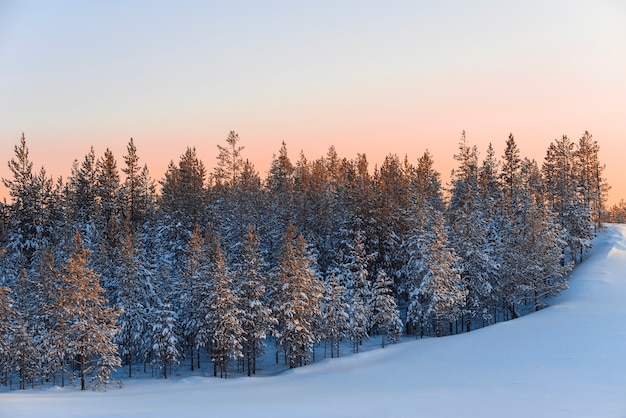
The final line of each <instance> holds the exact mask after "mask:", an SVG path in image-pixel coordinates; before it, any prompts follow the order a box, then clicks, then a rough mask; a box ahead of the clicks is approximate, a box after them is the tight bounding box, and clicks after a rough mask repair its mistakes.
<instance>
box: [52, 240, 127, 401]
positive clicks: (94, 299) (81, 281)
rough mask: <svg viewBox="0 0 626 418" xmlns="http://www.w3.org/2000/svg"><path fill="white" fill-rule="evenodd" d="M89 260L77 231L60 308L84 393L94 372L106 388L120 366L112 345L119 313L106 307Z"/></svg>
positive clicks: (59, 296) (62, 288) (59, 294)
mask: <svg viewBox="0 0 626 418" xmlns="http://www.w3.org/2000/svg"><path fill="white" fill-rule="evenodd" d="M90 258H91V252H90V251H89V250H87V249H85V248H84V247H83V243H82V239H81V236H80V233H79V232H78V231H76V235H75V239H74V246H73V251H72V253H71V254H70V257H69V259H68V261H67V263H66V264H65V265H64V266H63V273H62V275H61V286H60V287H59V289H58V290H57V292H58V301H57V303H58V308H59V309H60V311H61V314H62V316H63V317H64V321H65V322H66V327H65V330H64V332H66V333H67V334H66V336H65V337H64V339H66V340H67V342H68V347H67V351H68V352H69V353H71V355H72V359H73V360H74V361H75V364H76V368H77V372H78V374H79V378H80V388H81V390H85V389H86V377H87V375H88V374H89V373H91V372H92V371H95V374H94V376H93V377H92V380H95V381H96V382H97V385H105V384H107V383H108V382H109V381H110V380H111V373H112V371H113V370H114V368H115V367H117V366H120V359H119V357H117V347H116V345H115V344H114V342H113V338H114V337H115V334H116V333H117V331H118V328H117V326H116V325H115V319H116V317H117V312H116V311H115V310H114V309H113V308H109V307H107V301H106V299H105V298H104V290H103V289H102V287H100V284H99V281H98V274H97V273H96V272H95V271H93V270H92V269H91V268H89V260H90Z"/></svg>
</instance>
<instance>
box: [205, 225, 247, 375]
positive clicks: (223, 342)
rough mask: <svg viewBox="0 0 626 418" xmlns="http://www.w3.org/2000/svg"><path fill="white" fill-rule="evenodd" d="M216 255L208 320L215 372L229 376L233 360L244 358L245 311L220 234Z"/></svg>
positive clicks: (216, 241) (215, 244)
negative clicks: (241, 307) (242, 321)
mask: <svg viewBox="0 0 626 418" xmlns="http://www.w3.org/2000/svg"><path fill="white" fill-rule="evenodd" d="M213 245H214V246H215V258H214V260H213V265H212V268H211V270H212V271H211V276H212V279H213V282H214V286H213V289H212V292H211V294H210V296H209V301H208V313H207V315H206V317H205V321H206V323H207V325H208V333H209V335H210V336H211V358H212V360H213V364H214V369H213V370H214V375H215V376H217V371H218V370H219V372H220V377H228V369H229V367H228V363H229V360H230V359H231V358H232V359H239V358H241V357H243V345H242V343H243V334H244V329H243V328H242V326H241V318H242V315H243V312H242V310H241V309H240V308H239V305H240V302H239V298H238V297H237V295H236V294H235V293H234V292H233V289H232V277H231V276H232V273H231V272H230V270H229V268H228V264H227V262H226V254H224V251H223V250H222V248H221V246H220V240H219V236H216V237H215V242H214V244H213Z"/></svg>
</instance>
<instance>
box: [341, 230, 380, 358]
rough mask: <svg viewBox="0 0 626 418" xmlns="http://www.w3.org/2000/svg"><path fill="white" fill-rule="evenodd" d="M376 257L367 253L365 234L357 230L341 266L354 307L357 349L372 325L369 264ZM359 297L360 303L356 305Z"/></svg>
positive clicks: (352, 317)
mask: <svg viewBox="0 0 626 418" xmlns="http://www.w3.org/2000/svg"><path fill="white" fill-rule="evenodd" d="M375 257H376V255H375V254H367V253H366V248H365V234H364V233H363V232H362V231H357V232H356V233H355V234H354V240H353V242H351V243H348V253H347V254H346V255H345V256H344V258H345V261H344V264H343V265H342V266H340V267H339V270H340V278H341V284H342V285H343V286H344V287H345V288H346V296H347V297H346V300H347V302H348V303H349V304H350V306H352V307H353V309H352V310H351V321H352V323H353V326H352V331H353V332H352V338H353V339H355V340H356V343H357V344H356V346H355V349H356V350H358V346H359V345H360V344H361V342H362V339H363V337H367V335H368V333H367V330H369V329H370V327H371V317H372V311H371V306H370V302H371V300H372V296H373V290H372V282H371V280H370V278H369V265H370V263H371V262H372V261H373V260H374V258H375ZM357 298H358V299H359V303H358V305H355V301H356V299H357Z"/></svg>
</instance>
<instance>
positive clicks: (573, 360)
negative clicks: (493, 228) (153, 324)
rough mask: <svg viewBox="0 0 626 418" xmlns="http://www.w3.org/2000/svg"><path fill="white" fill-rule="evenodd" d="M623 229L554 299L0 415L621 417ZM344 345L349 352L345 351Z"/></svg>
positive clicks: (59, 398)
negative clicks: (431, 329) (234, 371)
mask: <svg viewBox="0 0 626 418" xmlns="http://www.w3.org/2000/svg"><path fill="white" fill-rule="evenodd" d="M625 320H626V226H624V225H609V226H608V227H607V229H606V230H603V231H602V232H600V234H599V236H598V238H596V240H595V242H594V248H593V249H592V250H590V251H589V253H588V255H587V257H586V260H585V261H584V262H583V263H582V264H581V265H580V266H578V267H576V268H575V269H574V271H573V272H572V274H571V281H570V289H569V290H567V291H565V292H563V293H562V294H561V295H560V296H558V297H557V298H555V299H553V300H552V301H551V306H550V307H548V308H546V309H544V310H542V311H540V312H536V313H533V314H530V315H527V316H525V317H522V318H519V319H516V320H513V321H509V322H505V323H499V324H496V325H493V326H490V327H487V328H483V329H480V330H476V331H472V332H470V333H466V334H461V335H456V336H451V337H443V338H427V339H423V340H414V339H408V340H405V341H406V342H403V343H400V344H395V345H390V346H388V347H386V348H384V349H377V350H372V351H368V352H365V353H360V354H356V355H346V356H345V357H340V358H338V359H325V360H321V361H317V362H316V363H314V364H312V365H309V366H306V367H303V368H299V369H295V370H290V371H287V372H283V373H280V374H277V375H274V376H262V377H253V378H248V377H236V378H231V379H227V380H223V379H217V378H213V377H199V376H191V377H178V378H176V377H175V378H173V379H168V380H167V381H164V380H160V379H157V378H155V379H146V378H140V379H132V380H126V381H125V387H124V388H123V389H119V388H117V387H111V388H109V389H108V391H106V392H92V391H84V392H81V391H79V390H77V389H75V388H65V389H61V388H45V389H35V390H26V391H10V392H7V391H4V392H3V393H0V417H11V418H13V417H15V418H17V417H37V418H41V417H152V418H155V417H156V418H158V417H168V418H170V417H192V416H215V417H242V416H247V417H273V418H276V417H481V418H486V417H498V418H500V417H507V418H513V417H550V418H555V417H568V418H572V417H594V418H599V417H621V418H624V417H626V323H625ZM344 351H346V350H344Z"/></svg>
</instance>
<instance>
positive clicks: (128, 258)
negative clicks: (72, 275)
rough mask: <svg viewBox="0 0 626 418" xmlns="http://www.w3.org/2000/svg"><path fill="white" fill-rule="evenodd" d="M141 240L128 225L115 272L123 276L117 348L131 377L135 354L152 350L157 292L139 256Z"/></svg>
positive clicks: (120, 291) (117, 304) (118, 298)
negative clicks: (153, 310) (150, 335)
mask: <svg viewBox="0 0 626 418" xmlns="http://www.w3.org/2000/svg"><path fill="white" fill-rule="evenodd" d="M140 252H141V249H140V248H139V243H138V242H137V238H136V236H135V234H133V233H132V232H131V230H130V226H127V228H126V234H125V239H124V247H123V248H122V253H121V258H120V265H119V266H117V269H116V274H117V276H118V277H119V278H120V283H119V288H118V294H117V297H116V301H117V303H116V306H117V310H118V312H119V317H118V319H117V323H118V325H119V328H120V330H119V333H118V334H117V336H116V343H117V345H118V351H119V353H120V355H121V356H122V358H123V360H124V362H125V364H126V365H128V377H129V378H132V366H133V357H135V356H141V358H145V357H146V356H147V355H148V353H149V352H150V351H151V347H150V344H149V343H148V342H147V341H148V340H149V334H150V332H151V326H150V322H149V320H150V317H149V313H150V311H151V310H152V309H153V307H154V304H155V300H156V294H155V288H154V285H153V283H152V279H151V273H150V272H149V270H148V269H147V267H146V266H145V264H144V261H143V260H142V259H141V258H140V256H139V253H140Z"/></svg>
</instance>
